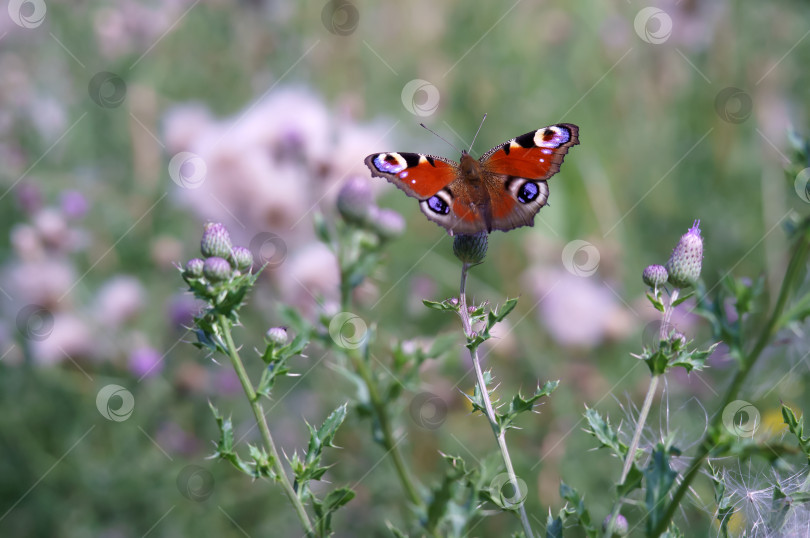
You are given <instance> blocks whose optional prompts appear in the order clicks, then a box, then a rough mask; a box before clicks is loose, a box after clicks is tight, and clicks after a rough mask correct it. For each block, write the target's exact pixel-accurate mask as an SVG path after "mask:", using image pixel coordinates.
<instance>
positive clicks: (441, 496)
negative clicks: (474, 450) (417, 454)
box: [425, 454, 469, 529]
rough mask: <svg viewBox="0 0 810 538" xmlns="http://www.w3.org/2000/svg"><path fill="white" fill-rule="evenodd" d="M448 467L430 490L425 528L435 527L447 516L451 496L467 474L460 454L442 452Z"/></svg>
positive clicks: (461, 484)
mask: <svg viewBox="0 0 810 538" xmlns="http://www.w3.org/2000/svg"><path fill="white" fill-rule="evenodd" d="M442 456H443V457H444V460H445V462H446V463H447V464H448V467H447V468H446V469H445V472H444V476H443V477H442V481H441V483H440V484H439V485H438V486H437V487H435V488H433V489H432V490H431V496H430V498H429V499H428V503H427V504H428V506H427V522H426V524H425V527H426V528H427V529H436V528H438V527H439V525H440V523H441V522H442V520H443V519H444V518H445V517H446V516H447V512H448V508H449V506H450V502H451V501H452V499H453V497H454V496H455V495H456V493H457V492H458V490H459V489H460V488H461V487H462V486H463V479H464V478H465V477H466V476H467V475H468V474H469V471H467V468H466V464H465V463H464V460H463V459H462V458H461V457H460V456H450V455H447V454H442Z"/></svg>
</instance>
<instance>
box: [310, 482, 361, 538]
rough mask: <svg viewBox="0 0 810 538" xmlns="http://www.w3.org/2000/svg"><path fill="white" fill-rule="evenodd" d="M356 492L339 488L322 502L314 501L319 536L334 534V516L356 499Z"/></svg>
mask: <svg viewBox="0 0 810 538" xmlns="http://www.w3.org/2000/svg"><path fill="white" fill-rule="evenodd" d="M354 496H355V492H354V491H353V490H352V489H351V488H346V487H343V488H338V489H336V490H333V491H330V492H329V494H327V496H326V498H325V499H324V500H323V501H322V502H321V501H317V500H314V499H313V502H312V509H313V511H314V512H315V516H316V517H317V518H318V520H317V522H316V523H317V528H318V536H329V535H331V534H332V514H334V513H335V512H336V511H337V510H338V509H339V508H340V507H341V506H343V505H345V504H346V503H348V502H349V501H351V500H352V499H354Z"/></svg>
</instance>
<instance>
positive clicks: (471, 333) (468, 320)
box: [424, 232, 559, 538]
mask: <svg viewBox="0 0 810 538" xmlns="http://www.w3.org/2000/svg"><path fill="white" fill-rule="evenodd" d="M487 244H488V234H487V233H486V232H481V233H478V234H475V235H463V234H459V235H456V236H455V238H454V241H453V253H454V254H455V255H456V257H457V258H458V259H459V260H460V261H461V284H460V289H459V298H458V300H456V299H455V298H452V299H448V300H445V301H443V302H438V303H437V302H432V301H424V303H425V305H426V306H428V307H429V308H432V309H435V310H442V311H450V312H455V313H456V314H458V316H459V317H460V318H461V324H462V328H463V331H464V337H465V340H466V342H465V347H466V348H467V350H468V351H469V353H470V358H471V359H472V362H473V368H474V369H475V376H476V385H475V389H474V393H473V395H472V396H469V395H468V394H466V393H465V396H466V397H467V398H468V399H469V401H470V403H471V404H472V407H473V411H476V412H480V413H481V414H483V415H484V416H485V417H486V418H487V420H488V421H489V425H490V428H491V429H492V433H493V435H494V436H495V441H496V443H497V445H498V450H499V452H500V456H501V459H502V461H503V465H504V467H505V469H506V475H507V476H506V478H507V480H504V481H500V482H497V481H496V482H495V485H496V487H492V486H490V488H487V489H483V490H481V491H479V495H480V497H481V498H482V499H483V500H486V501H489V502H491V503H493V504H495V505H496V506H498V507H499V508H500V509H501V510H505V511H510V512H513V513H515V514H516V515H517V516H518V517H519V519H520V523H521V526H522V527H523V533H524V535H525V536H526V537H527V538H532V537H533V536H534V532H533V530H532V527H531V524H530V522H529V518H528V515H527V513H526V509H525V506H524V501H525V498H526V494H527V492H526V490H525V485H523V484H521V483H520V481H519V480H518V478H517V475H516V474H515V470H514V467H513V466H512V458H511V456H510V455H509V448H508V445H507V443H506V432H507V431H508V430H509V429H511V428H514V427H515V420H516V419H517V417H518V416H519V415H520V414H522V413H525V412H527V411H532V410H533V409H534V408H535V406H536V405H537V402H538V400H540V399H541V398H543V397H545V396H549V395H550V394H551V393H552V392H553V391H554V389H556V388H557V385H558V384H559V381H548V382H546V383H545V384H544V385H543V386H542V387H541V386H540V385H539V384H538V386H537V389H536V390H535V392H534V393H533V394H531V395H530V396H528V397H524V396H523V395H522V394H520V392H518V393H517V394H516V395H515V396H514V397H513V398H512V399H511V401H509V404H508V405H507V406H506V408H505V409H504V410H503V411H496V409H497V408H498V407H500V406H498V403H499V402H498V401H497V400H495V402H494V404H495V405H493V400H492V396H493V392H494V390H495V389H494V388H490V387H491V385H492V383H493V375H492V372H491V371H490V370H487V371H483V370H482V369H481V361H480V358H479V354H478V349H479V347H480V346H481V344H483V343H484V342H486V341H487V340H489V338H490V337H491V334H490V331H491V330H492V328H493V327H494V326H495V325H496V324H497V323H499V322H501V321H502V320H503V319H504V318H506V316H507V315H508V314H509V313H510V312H511V311H512V310H514V308H515V306H517V299H508V300H507V301H506V302H505V303H504V304H503V306H501V307H500V308H497V307H496V308H490V307H489V305H488V304H486V303H483V304H479V305H468V304H467V274H468V272H469V270H470V268H471V267H472V266H474V265H478V264H480V263H483V261H484V258H485V256H486V252H487ZM507 484H508V485H510V486H511V488H512V492H511V494H510V495H506V494H504V490H503V487H504V486H506V485H507Z"/></svg>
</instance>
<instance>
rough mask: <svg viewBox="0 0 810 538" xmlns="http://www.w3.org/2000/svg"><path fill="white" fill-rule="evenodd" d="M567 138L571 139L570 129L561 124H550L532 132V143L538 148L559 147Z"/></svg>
mask: <svg viewBox="0 0 810 538" xmlns="http://www.w3.org/2000/svg"><path fill="white" fill-rule="evenodd" d="M569 140H571V131H570V130H569V129H568V127H565V126H562V125H552V126H551V127H546V129H544V130H542V131H540V130H538V131H536V132H535V133H534V144H535V145H536V146H537V147H540V148H552V149H555V148H559V147H560V146H562V145H563V144H566V143H567V142H568V141H569ZM544 153H545V152H544ZM549 153H551V152H549Z"/></svg>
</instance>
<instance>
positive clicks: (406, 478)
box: [340, 270, 427, 512]
mask: <svg viewBox="0 0 810 538" xmlns="http://www.w3.org/2000/svg"><path fill="white" fill-rule="evenodd" d="M346 276H347V275H346V274H345V271H343V270H341V284H340V306H341V310H343V311H344V312H347V311H349V309H350V308H351V286H349V284H348V279H347V278H346ZM347 355H348V357H349V360H350V361H351V363H352V366H353V367H354V369H355V371H356V372H357V374H358V375H359V376H360V378H361V379H362V380H363V383H364V384H365V386H366V390H368V394H369V399H370V400H371V407H372V409H373V411H374V415H375V418H376V419H377V422H378V423H379V424H380V430H381V431H382V445H383V448H385V450H386V451H387V453H388V454H389V455H390V456H391V460H392V461H393V462H394V469H395V470H396V473H397V477H398V478H399V482H400V484H401V485H402V489H403V490H405V494H406V495H407V496H408V500H410V502H411V503H413V504H414V505H415V506H416V507H417V508H418V510H419V511H421V512H426V511H427V506H426V505H425V502H424V500H423V499H422V497H421V496H420V495H419V491H418V490H417V488H416V484H415V483H414V481H413V480H412V479H411V474H410V473H409V472H408V468H407V466H406V465H405V460H404V459H403V457H402V453H401V452H400V450H399V446H398V445H397V443H396V441H395V440H394V434H393V431H392V428H391V421H390V420H389V417H388V411H387V410H386V408H385V403H384V402H383V400H382V398H381V397H380V393H379V391H378V390H377V384H376V383H375V382H374V377H373V375H372V373H371V371H370V369H369V368H368V365H367V364H366V363H365V361H364V360H363V358H362V357H359V356H357V355H356V354H354V353H347Z"/></svg>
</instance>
